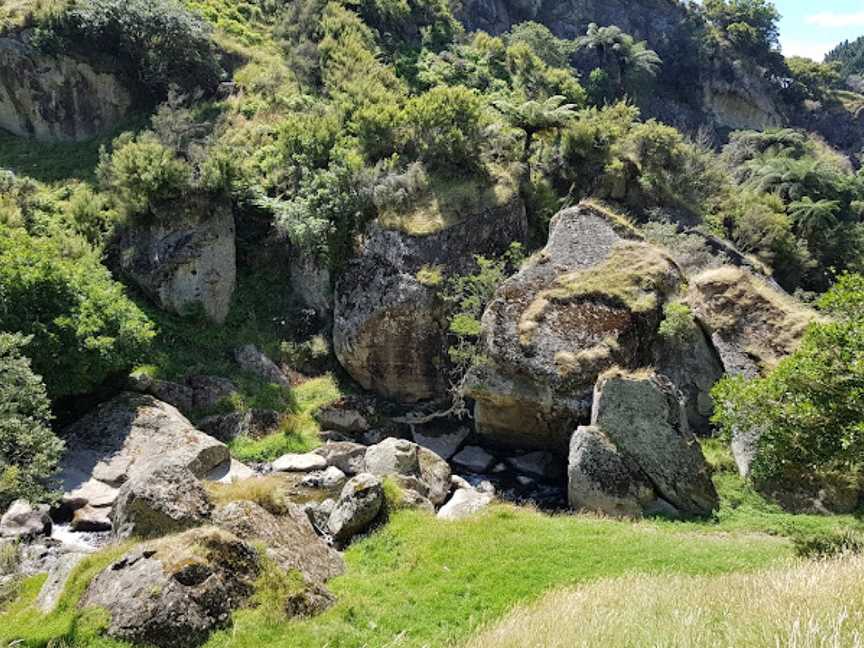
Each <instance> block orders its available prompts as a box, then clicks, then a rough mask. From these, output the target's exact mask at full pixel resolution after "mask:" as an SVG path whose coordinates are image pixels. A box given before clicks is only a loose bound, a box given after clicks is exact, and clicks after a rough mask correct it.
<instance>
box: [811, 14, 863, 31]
mask: <svg viewBox="0 0 864 648" xmlns="http://www.w3.org/2000/svg"><path fill="white" fill-rule="evenodd" d="M807 23H808V24H810V25H815V26H816V27H826V28H830V29H842V28H844V27H864V11H856V12H853V13H839V12H836V11H825V12H822V13H817V14H813V15H812V16H807Z"/></svg>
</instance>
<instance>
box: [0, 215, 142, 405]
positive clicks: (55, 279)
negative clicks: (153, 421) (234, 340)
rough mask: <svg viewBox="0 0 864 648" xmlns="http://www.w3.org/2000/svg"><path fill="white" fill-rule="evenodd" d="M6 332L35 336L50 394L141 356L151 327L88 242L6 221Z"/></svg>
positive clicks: (38, 364)
mask: <svg viewBox="0 0 864 648" xmlns="http://www.w3.org/2000/svg"><path fill="white" fill-rule="evenodd" d="M0 330H4V331H12V332H16V333H22V334H24V335H28V336H32V337H33V341H32V343H31V345H30V353H31V358H32V360H33V368H34V370H35V371H36V372H37V373H38V374H40V375H41V376H42V377H43V379H44V380H45V384H46V386H47V388H48V394H49V395H50V396H51V397H52V398H59V397H62V396H69V395H75V394H84V393H88V392H90V391H91V390H92V389H94V388H95V387H96V386H98V385H99V384H100V383H102V382H103V381H104V380H105V379H106V378H108V377H109V376H111V375H113V374H116V373H119V372H123V371H126V370H128V369H129V368H130V367H131V366H132V365H133V364H134V363H135V362H137V361H139V360H140V358H141V355H142V353H143V352H144V351H145V349H146V348H147V347H148V345H149V343H150V341H151V340H152V338H153V336H154V332H153V327H152V324H151V323H150V321H149V320H148V319H147V318H146V317H145V315H144V314H143V313H142V312H141V311H140V310H139V309H138V307H137V306H135V304H133V303H132V302H131V301H130V300H129V298H128V297H126V295H125V293H124V292H123V288H122V286H121V285H120V284H118V283H116V282H115V281H114V280H113V279H112V278H111V274H110V273H109V272H108V270H107V269H106V268H105V267H104V266H103V265H102V264H101V263H100V258H99V255H98V254H96V253H95V252H93V251H92V250H90V248H89V247H88V246H87V245H86V244H80V242H79V244H78V245H75V241H73V240H71V239H70V237H69V235H68V234H67V235H64V236H58V237H34V236H30V235H29V234H27V232H25V231H24V230H23V229H21V228H10V227H4V226H2V225H0Z"/></svg>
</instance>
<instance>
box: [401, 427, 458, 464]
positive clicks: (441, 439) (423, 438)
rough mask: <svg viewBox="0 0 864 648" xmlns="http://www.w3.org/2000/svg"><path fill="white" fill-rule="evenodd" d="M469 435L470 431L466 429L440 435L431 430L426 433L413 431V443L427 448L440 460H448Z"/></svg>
mask: <svg viewBox="0 0 864 648" xmlns="http://www.w3.org/2000/svg"><path fill="white" fill-rule="evenodd" d="M469 434H471V430H469V429H468V428H467V427H460V428H458V429H457V430H453V431H447V432H440V433H435V432H434V431H432V430H431V429H430V430H429V431H428V432H424V431H420V430H415V432H414V443H416V444H418V445H420V446H423V447H424V448H428V449H429V450H431V451H432V452H434V453H435V454H437V455H438V456H439V457H441V458H442V459H448V460H449V459H450V458H452V457H453V455H455V454H456V453H457V452H458V451H459V448H461V447H462V444H463V443H465V439H467V438H468V435H469Z"/></svg>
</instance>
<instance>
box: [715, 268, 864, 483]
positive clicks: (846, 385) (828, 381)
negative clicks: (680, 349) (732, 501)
mask: <svg viewBox="0 0 864 648" xmlns="http://www.w3.org/2000/svg"><path fill="white" fill-rule="evenodd" d="M820 305H821V306H822V308H823V309H824V310H825V311H826V313H828V314H830V315H832V316H833V319H831V320H826V321H817V322H815V323H813V324H811V325H810V327H809V328H808V330H807V333H806V335H805V337H804V341H803V342H802V344H801V347H800V348H799V349H798V350H797V351H796V352H795V353H793V354H792V355H791V356H789V357H787V358H786V359H784V360H782V361H781V362H780V363H779V365H778V366H777V367H776V368H775V369H773V370H772V371H770V372H769V373H768V374H767V375H766V376H765V377H763V378H756V379H752V380H747V379H744V378H742V377H740V376H737V377H727V378H724V379H723V380H722V381H721V382H719V383H718V384H717V385H716V386H715V388H714V390H713V392H712V394H713V396H714V400H715V402H716V403H717V408H716V412H715V416H714V421H715V422H716V423H717V424H718V425H719V427H720V428H721V430H723V431H724V432H725V433H726V434H727V435H731V434H732V433H733V431H734V430H736V429H741V430H759V431H761V432H762V434H761V437H760V438H759V442H758V452H757V454H756V458H755V460H754V462H753V465H752V472H753V476H754V478H755V479H757V480H772V479H780V480H782V479H784V478H785V477H786V476H788V475H794V474H802V473H803V474H816V475H818V474H825V473H827V472H829V471H831V472H837V473H840V474H845V473H856V472H857V471H858V470H860V467H861V465H862V463H864V278H862V277H861V276H860V275H844V276H842V277H841V278H840V279H839V281H838V282H837V285H836V286H835V287H834V288H832V289H831V291H829V293H828V294H827V295H826V296H825V297H823V298H822V300H821V302H820Z"/></svg>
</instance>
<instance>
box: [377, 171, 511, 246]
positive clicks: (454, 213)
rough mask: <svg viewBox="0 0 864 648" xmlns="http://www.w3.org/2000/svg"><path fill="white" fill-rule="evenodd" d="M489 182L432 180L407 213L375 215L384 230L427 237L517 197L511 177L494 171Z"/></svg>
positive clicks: (476, 180)
mask: <svg viewBox="0 0 864 648" xmlns="http://www.w3.org/2000/svg"><path fill="white" fill-rule="evenodd" d="M492 175H493V180H492V181H491V182H488V181H485V180H482V179H478V178H474V177H469V178H456V179H451V178H433V179H432V180H431V182H430V185H429V188H428V189H427V190H426V191H424V192H423V194H422V195H421V196H419V197H418V199H417V201H416V202H415V203H414V205H413V206H412V209H410V210H407V211H406V210H401V209H395V208H390V209H386V210H384V211H382V213H380V214H379V215H378V222H379V223H380V224H381V226H382V227H384V228H385V229H392V230H398V231H400V232H404V233H405V234H410V235H412V236H429V235H431V234H436V233H438V232H440V231H442V230H445V229H447V228H448V227H452V226H454V225H458V224H459V223H461V222H463V221H465V220H467V219H469V218H471V217H472V216H475V215H477V214H479V213H481V212H483V211H485V210H487V209H490V208H495V207H503V206H504V205H506V204H508V203H509V202H511V201H513V200H514V199H515V197H516V195H517V194H518V193H519V181H518V178H517V176H516V175H515V174H514V173H510V172H507V171H505V170H501V169H495V170H494V172H493V174H492Z"/></svg>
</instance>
